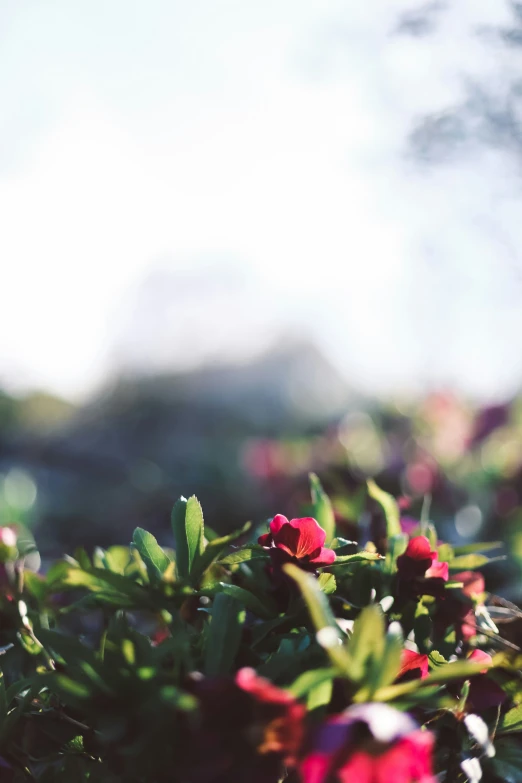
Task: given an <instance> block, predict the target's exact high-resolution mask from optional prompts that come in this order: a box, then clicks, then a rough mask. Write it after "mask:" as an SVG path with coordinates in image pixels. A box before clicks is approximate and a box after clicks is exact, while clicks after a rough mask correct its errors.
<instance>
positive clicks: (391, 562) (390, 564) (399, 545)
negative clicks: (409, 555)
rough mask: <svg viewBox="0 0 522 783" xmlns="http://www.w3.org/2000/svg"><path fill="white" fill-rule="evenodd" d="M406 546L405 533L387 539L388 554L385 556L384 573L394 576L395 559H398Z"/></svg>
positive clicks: (406, 537) (406, 538) (395, 568)
mask: <svg viewBox="0 0 522 783" xmlns="http://www.w3.org/2000/svg"><path fill="white" fill-rule="evenodd" d="M407 546H408V536H407V535H406V533H399V534H398V535H396V536H390V537H389V538H388V552H387V554H386V572H387V573H388V574H394V573H395V571H396V570H397V558H398V557H400V556H401V555H402V554H403V553H404V552H405V551H406V547H407Z"/></svg>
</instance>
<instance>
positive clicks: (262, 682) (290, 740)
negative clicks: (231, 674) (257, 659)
mask: <svg viewBox="0 0 522 783" xmlns="http://www.w3.org/2000/svg"><path fill="white" fill-rule="evenodd" d="M236 685H238V686H239V687H240V688H241V689H242V690H243V691H245V692H246V693H249V694H250V695H251V696H252V697H253V698H254V699H255V700H256V701H257V702H258V703H260V704H265V705H267V706H268V707H269V708H273V709H275V710H277V711H278V712H279V713H280V715H279V716H278V717H277V718H275V719H274V720H272V721H271V722H269V723H267V724H266V726H265V728H264V734H263V738H262V741H261V743H260V744H259V745H258V746H257V752H258V753H260V754H265V753H278V754H280V755H281V756H282V758H283V759H284V761H285V764H287V765H289V766H293V765H294V764H295V760H296V755H297V752H298V750H299V746H300V744H301V739H302V735H303V718H304V714H305V708H304V707H303V706H302V705H301V704H298V703H297V702H296V701H295V699H294V697H293V696H292V695H291V694H290V693H288V692H287V691H283V690H281V688H277V687H276V686H275V685H272V683H271V682H270V681H269V680H266V679H265V678H264V677H258V675H257V674H256V672H255V671H254V669H250V668H246V667H245V668H244V669H240V670H239V671H238V673H237V674H236Z"/></svg>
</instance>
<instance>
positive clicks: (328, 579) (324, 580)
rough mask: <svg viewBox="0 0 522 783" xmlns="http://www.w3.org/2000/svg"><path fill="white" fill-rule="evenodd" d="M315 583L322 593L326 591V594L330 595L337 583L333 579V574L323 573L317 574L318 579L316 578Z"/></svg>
mask: <svg viewBox="0 0 522 783" xmlns="http://www.w3.org/2000/svg"><path fill="white" fill-rule="evenodd" d="M317 583H318V585H319V587H320V588H321V590H322V591H323V593H326V595H331V594H332V593H335V590H336V588H337V584H336V581H335V576H334V575H333V574H328V573H326V572H325V573H323V574H320V575H319V579H318V580H317Z"/></svg>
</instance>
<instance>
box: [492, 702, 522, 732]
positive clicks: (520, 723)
mask: <svg viewBox="0 0 522 783" xmlns="http://www.w3.org/2000/svg"><path fill="white" fill-rule="evenodd" d="M514 731H522V704H519V705H517V706H516V707H513V709H512V710H509V712H506V714H505V715H503V716H502V717H501V718H500V720H499V722H498V726H497V734H510V733H511V732H514Z"/></svg>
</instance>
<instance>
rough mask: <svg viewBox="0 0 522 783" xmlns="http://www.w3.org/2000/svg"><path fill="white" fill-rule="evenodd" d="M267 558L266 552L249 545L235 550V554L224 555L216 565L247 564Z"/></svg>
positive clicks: (259, 547)
mask: <svg viewBox="0 0 522 783" xmlns="http://www.w3.org/2000/svg"><path fill="white" fill-rule="evenodd" d="M207 549H208V547H207ZM205 551H207V550H205ZM268 556H269V555H268V552H267V551H266V549H263V547H262V546H257V545H255V544H254V545H252V544H250V545H249V546H245V547H243V548H241V549H236V551H235V552H231V554H230V555H226V556H225V557H223V558H221V560H218V563H219V565H238V564H239V563H248V561H249V560H266V559H267V558H268Z"/></svg>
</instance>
